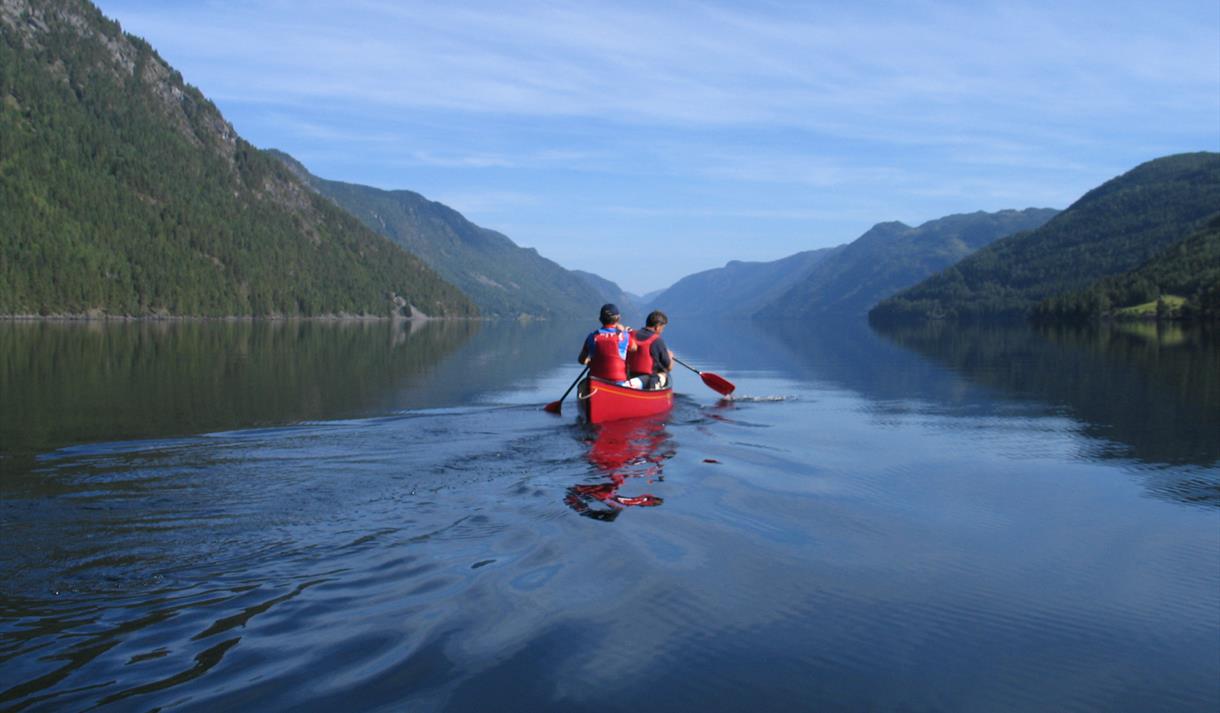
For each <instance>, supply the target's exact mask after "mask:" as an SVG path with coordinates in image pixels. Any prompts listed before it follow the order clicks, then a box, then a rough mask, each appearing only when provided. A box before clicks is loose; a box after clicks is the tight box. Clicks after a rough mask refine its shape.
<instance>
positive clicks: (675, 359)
mask: <svg viewBox="0 0 1220 713" xmlns="http://www.w3.org/2000/svg"><path fill="white" fill-rule="evenodd" d="M669 356H670V358H672V359H673V360H674V361H676V362H678V363H679V364H681V365H682V366H684V367H686V368H687V369H690V370H691V371H693V372H695V373H696V374H698V375H699V376H703V372H702V371H699V370H698V369H696V368H695V367H693V366H691V365H690V364H687V363H686V362H684V361H682V360H681V359H679V358H678V357H676V356H674V355H673V354H670V355H669Z"/></svg>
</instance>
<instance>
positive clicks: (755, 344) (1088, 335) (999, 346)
mask: <svg viewBox="0 0 1220 713" xmlns="http://www.w3.org/2000/svg"><path fill="white" fill-rule="evenodd" d="M674 324H675V326H674V328H673V330H672V333H673V336H672V337H671V335H670V332H668V331H667V333H666V336H667V337H671V338H670V342H671V345H672V346H673V347H674V349H675V351H677V349H678V346H679V345H681V346H682V347H684V348H685V349H686V350H687V351H688V352H689V353H690V354H691V355H692V358H702V359H705V360H712V359H715V360H717V361H719V362H721V363H723V364H725V365H726V367H725V368H726V369H730V368H731V369H736V370H738V372H739V373H741V372H745V373H747V377H746V378H744V379H740V380H739V381H740V382H741V388H742V389H744V391H743V393H748V392H749V390H750V383H749V377H748V372H749V371H751V370H758V371H763V372H765V371H768V370H773V371H775V372H778V373H780V374H784V375H786V376H788V377H790V378H792V379H794V380H796V381H798V382H813V383H821V384H824V385H827V386H830V387H833V388H841V389H845V390H849V391H851V392H854V393H856V394H858V395H860V396H861V397H863V398H865V399H867V400H868V402H869V404H868V408H869V409H870V410H871V411H872V412H873V413H874V414H875V415H876V416H877V417H878V418H880V419H882V420H885V419H901V418H905V417H907V416H912V415H915V416H918V415H932V416H936V417H948V418H961V419H977V420H979V422H982V420H984V419H1000V420H1001V422H1003V421H1007V420H1011V419H1029V418H1047V417H1051V418H1053V417H1067V418H1070V419H1072V420H1073V421H1075V422H1076V423H1077V424H1079V425H1078V427H1077V428H1078V433H1079V435H1080V436H1081V437H1083V438H1084V439H1085V441H1086V443H1087V444H1088V448H1087V453H1086V454H1085V455H1084V457H1086V458H1089V459H1097V460H1108V461H1130V462H1132V463H1133V464H1135V465H1137V466H1138V467H1139V468H1140V469H1141V470H1144V471H1147V472H1146V474H1145V477H1146V484H1147V485H1148V487H1149V488H1150V490H1151V491H1153V492H1155V493H1157V494H1158V495H1160V496H1164V497H1168V498H1171V499H1174V500H1177V501H1181V502H1190V503H1207V504H1209V505H1217V504H1220V483H1218V482H1217V481H1218V478H1217V477H1216V473H1215V469H1216V467H1217V465H1218V464H1220V436H1218V435H1217V434H1220V337H1218V335H1217V333H1216V332H1215V331H1209V330H1206V329H1201V328H1198V327H1193V328H1186V327H1180V326H1171V327H1167V328H1162V329H1160V330H1159V331H1158V329H1157V328H1156V326H1155V325H1125V326H1123V325H1120V326H1113V327H1107V328H1093V329H1064V328H1059V329H1047V328H1035V327H1031V326H1026V325H953V324H948V323H943V322H935V323H930V324H925V325H918V326H884V327H882V326H877V327H874V326H871V325H869V324H868V323H867V322H866V321H864V320H862V319H833V318H823V319H818V320H813V321H773V322H747V321H740V322H725V323H722V324H713V323H707V322H704V323H698V324H696V323H684V322H681V321H679V320H674ZM727 375H728V376H730V377H732V376H733V373H732V372H731V371H729V372H728V374H727ZM1176 466H1192V467H1189V468H1187V469H1185V470H1182V469H1181V468H1178V469H1177V470H1174V471H1173V472H1172V473H1170V472H1167V471H1168V469H1170V468H1173V467H1176ZM1162 471H1166V472H1162Z"/></svg>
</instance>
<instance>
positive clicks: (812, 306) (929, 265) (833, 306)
mask: <svg viewBox="0 0 1220 713" xmlns="http://www.w3.org/2000/svg"><path fill="white" fill-rule="evenodd" d="M1058 212H1059V211H1057V210H1053V209H1050V208H1026V209H1025V210H1002V211H999V212H996V213H984V212H982V211H979V212H977V213H968V214H961V215H950V216H946V217H944V218H939V219H937V220H931V221H928V222H926V223H923V224H922V225H920V226H919V227H917V228H912V227H910V226H908V225H905V224H903V223H898V222H892V223H880V224H878V225H875V226H873V228H872V229H870V230H869V231H868V232H866V233H865V234H864V235H861V236H860V237H859V238H856V240H854V241H852V242H851V243H849V244H847V245H845V246H843V248H842V249H841V250H838V251H836V252H835V253H834V254H833V255H830V256H829V257H827V259H826V260H824V261H822V262H821V263H819V264H818V265H817V266H815V267H814V268H813V269H812V270H810V271H809V272H808V273H807V274H806V275H805V276H803V277H802V278H801V279H800V280H798V281H797V282H796V284H794V285H793V286H792V287H791V288H789V289H788V290H787V291H785V292H784V293H783V294H782V295H780V296H779V297H778V298H777V299H775V300H774V301H772V302H771V303H770V304H768V305H767V306H766V307H765V308H764V310H763V312H761V313H760V315H759V316H768V317H775V318H786V319H806V318H809V317H814V316H817V315H823V314H835V315H856V316H861V317H862V316H864V315H865V314H866V313H867V312H868V310H870V309H871V308H872V307H873V306H874V305H876V304H877V303H878V302H880V301H881V300H882V299H884V298H886V297H888V296H890V295H892V294H894V293H895V292H897V291H898V290H901V289H903V288H905V287H910V286H911V285H914V284H915V283H917V282H919V281H920V280H922V279H924V278H925V277H928V276H929V275H932V274H935V273H936V272H937V271H938V270H942V269H944V268H946V267H948V266H949V265H952V264H953V263H955V262H957V261H958V260H960V259H962V258H963V257H965V256H967V255H969V254H970V253H972V252H974V251H975V250H978V249H979V248H981V247H984V246H986V245H988V244H990V243H991V242H993V241H995V240H998V239H1000V238H1002V237H1004V236H1006V235H1012V234H1013V233H1016V232H1019V231H1022V230H1030V229H1033V228H1037V227H1039V226H1041V225H1042V224H1044V223H1045V222H1046V221H1048V220H1050V219H1051V218H1053V217H1054V216H1055V215H1056V214H1057V213H1058Z"/></svg>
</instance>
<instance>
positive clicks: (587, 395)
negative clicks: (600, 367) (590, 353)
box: [578, 379, 674, 423]
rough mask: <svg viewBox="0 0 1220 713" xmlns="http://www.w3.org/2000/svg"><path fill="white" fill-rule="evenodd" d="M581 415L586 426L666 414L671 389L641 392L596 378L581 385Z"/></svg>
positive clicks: (579, 393) (670, 401) (670, 399)
mask: <svg viewBox="0 0 1220 713" xmlns="http://www.w3.org/2000/svg"><path fill="white" fill-rule="evenodd" d="M578 395H579V397H580V405H581V412H582V413H584V416H585V420H586V421H588V422H589V423H603V422H605V421H617V420H619V419H623V418H638V417H640V416H654V415H656V414H659V413H665V412H666V411H668V410H669V409H671V408H673V405H674V392H673V389H672V388H670V389H659V390H657V391H640V390H639V389H628V388H626V387H622V386H618V385H616V384H611V383H609V382H607V381H601V380H599V379H584V380H582V381H581V382H580V391H579V392H578Z"/></svg>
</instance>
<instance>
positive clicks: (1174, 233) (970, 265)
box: [869, 152, 1220, 320]
mask: <svg viewBox="0 0 1220 713" xmlns="http://www.w3.org/2000/svg"><path fill="white" fill-rule="evenodd" d="M1217 212H1220V154H1217V153H1211V152H1199V153H1189V154H1178V155H1174V156H1166V157H1163V158H1159V159H1155V160H1152V161H1149V162H1146V163H1144V164H1141V165H1140V166H1137V167H1136V168H1134V169H1132V170H1131V171H1128V172H1127V173H1125V174H1123V175H1122V176H1119V177H1117V178H1114V179H1112V180H1110V181H1107V182H1106V183H1104V184H1103V185H1101V186H1099V187H1097V188H1095V189H1093V190H1091V191H1089V192H1088V193H1086V194H1085V195H1084V196H1083V197H1081V198H1080V199H1079V200H1078V201H1076V202H1075V203H1073V204H1072V205H1071V206H1070V207H1069V208H1068V209H1067V210H1065V211H1064V212H1063V213H1061V214H1059V215H1058V216H1056V217H1055V218H1054V219H1052V220H1051V221H1049V222H1048V223H1047V224H1046V225H1044V226H1042V227H1041V228H1038V229H1037V230H1033V231H1030V232H1028V233H1025V234H1019V235H1014V236H1010V237H1008V238H1005V239H1003V240H999V241H996V242H995V243H993V244H992V245H990V246H988V247H986V248H984V249H982V250H979V251H978V252H977V253H975V254H973V255H971V256H969V257H967V258H965V259H963V260H961V261H960V262H958V263H957V264H955V265H953V266H951V267H949V268H947V269H945V270H943V271H942V272H940V273H938V274H936V275H934V276H932V277H930V278H928V279H927V280H925V281H923V282H921V283H919V284H918V285H915V286H914V287H911V288H909V289H907V290H905V291H903V292H900V293H899V294H897V295H895V296H893V297H891V298H889V299H887V300H885V301H883V302H882V303H880V304H879V305H878V306H877V307H876V308H874V309H873V310H872V312H870V314H869V316H870V318H872V319H877V320H909V319H916V320H919V319H929V318H933V319H940V318H944V319H959V320H973V319H997V318H998V319H1013V318H1025V317H1028V316H1030V315H1031V314H1032V313H1033V312H1034V310H1035V308H1036V307H1037V305H1038V304H1039V303H1040V302H1042V301H1043V300H1046V299H1048V298H1052V297H1055V296H1058V295H1065V294H1068V293H1072V292H1075V291H1077V290H1083V289H1087V288H1088V287H1089V286H1090V285H1091V284H1093V283H1094V282H1095V281H1097V280H1099V279H1100V278H1103V277H1107V276H1111V275H1118V274H1122V273H1125V272H1128V271H1131V270H1133V269H1136V268H1138V267H1139V266H1140V265H1142V264H1144V263H1147V262H1148V261H1149V260H1151V259H1152V258H1153V257H1155V256H1156V255H1157V254H1158V253H1160V252H1161V251H1163V250H1165V249H1166V248H1168V247H1169V246H1171V245H1173V244H1174V243H1176V242H1179V241H1181V240H1183V239H1185V238H1186V237H1187V236H1189V235H1191V234H1193V233H1194V232H1196V231H1197V230H1198V229H1200V228H1201V227H1202V226H1203V225H1204V224H1205V223H1206V222H1207V221H1208V220H1209V219H1210V217H1211V216H1213V215H1216V214H1217Z"/></svg>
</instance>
